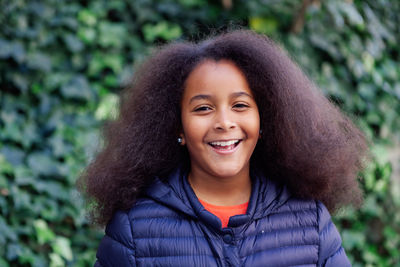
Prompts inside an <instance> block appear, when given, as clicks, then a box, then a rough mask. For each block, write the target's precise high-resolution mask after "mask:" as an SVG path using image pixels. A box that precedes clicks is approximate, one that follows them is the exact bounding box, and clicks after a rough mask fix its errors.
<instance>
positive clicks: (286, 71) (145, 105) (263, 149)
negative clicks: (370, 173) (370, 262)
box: [78, 30, 368, 224]
mask: <svg viewBox="0 0 400 267" xmlns="http://www.w3.org/2000/svg"><path fill="white" fill-rule="evenodd" d="M205 59H212V60H215V61H218V60H220V59H228V60H231V61H233V62H234V63H235V64H236V65H237V66H238V67H239V68H240V69H241V70H242V71H243V73H244V74H245V76H246V78H247V80H248V83H249V85H250V88H251V90H252V91H253V93H254V95H255V98H256V102H257V105H258V109H259V112H260V118H261V129H262V138H261V140H260V141H259V142H258V144H257V146H256V149H255V151H254V153H253V155H252V158H251V166H252V168H258V169H261V170H262V171H263V172H264V173H265V175H266V176H267V177H269V178H271V179H274V180H275V181H277V182H279V183H283V184H286V185H287V186H288V188H289V189H290V190H291V192H292V193H293V194H294V195H295V196H297V197H300V198H309V199H316V200H321V201H322V202H323V203H324V204H325V205H326V206H327V207H328V209H330V210H331V211H334V210H335V209H337V208H338V207H340V206H342V205H344V204H348V203H357V202H359V201H360V199H361V197H360V195H361V193H360V190H359V187H358V181H357V175H358V173H359V171H360V170H362V168H363V166H364V164H363V163H364V162H365V159H366V157H367V153H368V145H367V142H366V139H365V137H364V135H363V134H362V132H361V131H360V130H359V129H358V128H357V127H356V126H354V124H353V123H352V122H351V120H350V119H349V118H348V117H346V116H345V115H343V114H342V113H341V112H340V111H339V109H338V108H337V107H335V106H334V105H333V104H332V103H331V102H330V101H329V100H328V99H327V98H326V97H324V96H323V95H322V93H321V92H320V91H319V90H318V88H316V86H315V85H314V84H313V83H312V82H311V81H310V80H309V79H308V78H307V76H306V75H305V74H304V73H303V72H302V71H301V70H300V68H299V67H298V66H297V65H296V64H295V63H293V61H292V60H290V58H289V57H288V56H287V55H286V53H285V52H284V51H283V50H282V49H281V48H280V47H279V46H277V45H276V44H275V43H274V42H273V41H271V40H270V39H268V38H267V37H265V36H263V35H258V34H256V33H254V32H252V31H249V30H236V31H231V32H226V33H223V34H220V35H217V36H214V37H211V38H209V39H206V40H204V41H201V42H199V43H191V42H178V43H172V44H168V45H166V46H164V47H161V48H160V49H158V50H157V51H156V52H155V53H153V55H152V56H151V57H149V58H148V60H147V61H145V62H144V63H143V64H142V65H141V67H140V68H139V70H138V71H137V72H136V73H135V77H134V80H133V81H132V83H131V85H130V86H129V87H128V88H126V89H125V90H124V91H123V94H122V96H121V107H120V114H119V117H118V119H117V120H115V121H113V122H111V123H110V124H109V125H107V127H105V129H104V140H105V146H104V148H103V150H102V151H101V152H100V153H99V154H98V155H97V157H96V158H95V159H94V161H93V162H92V163H91V164H90V165H89V166H88V168H87V169H86V170H85V172H84V173H83V175H82V176H81V177H80V179H79V181H78V185H79V188H80V190H81V191H83V192H84V193H85V194H86V196H87V197H88V198H89V201H91V202H90V203H92V204H94V205H92V215H93V217H92V218H93V219H94V220H95V221H96V222H98V223H100V224H104V223H106V222H107V221H108V220H109V219H110V217H111V216H112V214H113V213H114V212H115V211H116V210H117V209H129V208H130V207H131V206H132V205H133V204H134V203H135V200H136V199H137V198H138V197H139V196H140V194H141V193H142V192H143V189H144V188H145V187H146V186H148V185H149V184H151V183H152V181H153V179H154V176H159V177H164V176H165V175H167V174H168V173H169V172H171V171H172V170H173V169H175V168H177V167H178V166H180V165H182V166H186V167H189V166H188V165H189V161H188V158H189V156H188V152H187V151H186V148H185V147H182V146H180V145H179V144H178V142H177V138H178V136H179V133H180V130H181V115H180V100H181V96H182V92H183V90H184V83H185V80H186V78H187V77H188V75H189V73H190V72H191V71H192V70H193V69H194V68H195V67H196V66H197V65H198V64H199V63H200V62H202V61H204V60H205Z"/></svg>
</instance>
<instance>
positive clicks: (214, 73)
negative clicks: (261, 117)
mask: <svg viewBox="0 0 400 267" xmlns="http://www.w3.org/2000/svg"><path fill="white" fill-rule="evenodd" d="M240 91H242V92H245V93H247V94H249V95H250V96H253V94H252V92H251V90H250V88H249V85H248V82H247V80H246V77H245V75H244V74H243V72H242V71H241V70H240V69H239V68H238V67H237V66H236V65H235V64H234V63H233V62H232V61H229V60H219V61H214V60H206V61H204V62H202V63H200V64H199V65H198V66H197V67H196V68H195V69H194V70H193V71H192V72H191V73H190V74H189V76H188V78H187V80H186V82H185V90H184V94H183V98H185V96H189V95H190V96H192V95H195V94H210V95H213V94H221V93H224V92H225V93H233V92H240Z"/></svg>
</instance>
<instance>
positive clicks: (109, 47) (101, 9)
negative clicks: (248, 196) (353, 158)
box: [0, 0, 400, 267]
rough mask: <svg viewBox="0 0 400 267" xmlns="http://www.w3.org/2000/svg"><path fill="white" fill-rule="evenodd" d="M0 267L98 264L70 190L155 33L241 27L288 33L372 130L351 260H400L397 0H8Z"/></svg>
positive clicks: (346, 227)
mask: <svg viewBox="0 0 400 267" xmlns="http://www.w3.org/2000/svg"><path fill="white" fill-rule="evenodd" d="M0 23H1V24H0V25H1V27H0V266H92V265H93V263H94V260H95V253H96V249H97V245H98V243H99V241H100V238H101V237H102V229H96V228H95V227H93V226H90V225H89V223H88V221H87V219H86V217H85V211H84V209H85V205H84V202H83V201H82V198H81V196H80V195H79V194H78V193H77V191H76V188H75V181H76V179H77V177H78V176H79V174H80V173H81V171H82V170H83V168H84V167H85V166H86V165H87V164H88V162H89V161H90V160H91V159H92V158H93V156H94V155H95V154H96V152H97V151H98V150H99V147H100V146H101V139H100V135H99V129H100V127H101V125H102V124H103V123H104V122H106V121H107V120H110V119H113V118H114V117H115V116H116V115H117V106H118V101H119V100H118V93H119V91H120V90H121V88H123V87H124V85H126V83H127V81H128V80H129V78H130V77H131V76H132V75H134V73H135V64H137V63H139V62H141V60H143V58H144V57H145V56H146V55H147V54H148V53H149V52H150V51H151V49H152V48H153V47H155V46H157V45H160V44H163V43H165V42H168V41H172V40H197V39H201V38H202V37H204V36H206V35H207V34H209V33H211V32H213V31H215V30H221V29H224V28H226V27H227V26H229V25H230V26H232V25H233V26H234V25H241V26H242V27H245V28H250V29H253V30H255V31H257V32H261V33H265V34H267V35H269V36H271V37H272V38H273V39H275V40H276V41H278V42H279V43H280V44H281V45H283V46H284V47H285V48H286V49H287V50H288V51H289V53H290V54H291V55H292V57H293V59H294V60H295V61H296V62H298V64H299V65H300V66H301V67H302V68H303V69H304V70H305V71H306V73H307V74H308V75H309V76H310V77H311V78H312V79H313V80H314V81H315V82H316V83H317V84H318V85H319V86H320V88H321V89H322V90H323V92H324V93H325V94H326V96H328V97H329V98H331V99H332V100H333V101H334V102H335V103H337V104H338V105H339V106H340V107H341V109H342V110H343V111H344V112H345V113H347V114H348V115H349V116H351V117H352V118H353V119H354V121H355V122H356V123H357V124H358V125H359V127H360V128H361V129H362V130H363V131H364V132H365V133H366V135H367V136H368V138H369V139H370V140H371V141H372V142H371V151H372V152H373V155H374V161H373V162H372V163H371V164H370V165H369V166H368V168H367V169H366V171H365V172H363V173H362V177H363V179H362V181H361V182H360V183H361V186H362V188H363V190H364V192H365V201H364V205H363V206H362V207H361V209H358V210H354V209H352V208H346V209H343V210H342V211H340V212H339V213H338V214H336V215H334V218H335V222H336V224H337V226H338V228H339V230H340V232H341V234H342V238H343V245H344V247H345V249H346V251H347V254H348V256H349V258H350V259H351V261H352V263H353V266H397V267H399V266H400V249H399V248H400V141H399V140H400V119H399V117H400V65H399V62H400V45H399V44H400V32H399V25H400V1H398V0H324V1H322V0H222V1H217V0H159V1H157V0H131V1H123V0H114V1H105V0H81V1H78V0H70V1H62V0H41V1H39V0H38V1H29V0H13V1H8V0H0Z"/></svg>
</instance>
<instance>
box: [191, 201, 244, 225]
mask: <svg viewBox="0 0 400 267" xmlns="http://www.w3.org/2000/svg"><path fill="white" fill-rule="evenodd" d="M199 201H200V203H201V204H202V205H203V206H204V208H205V209H206V210H208V211H209V212H211V213H212V214H214V215H215V216H217V217H218V218H219V219H220V220H221V223H222V228H224V227H227V226H228V222H229V218H230V217H232V216H235V215H240V214H246V211H247V206H248V205H249V202H246V203H243V204H239V205H234V206H216V205H212V204H210V203H207V202H204V201H203V200H201V199H199Z"/></svg>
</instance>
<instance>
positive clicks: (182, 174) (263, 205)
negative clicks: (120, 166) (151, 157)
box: [146, 168, 290, 229]
mask: <svg viewBox="0 0 400 267" xmlns="http://www.w3.org/2000/svg"><path fill="white" fill-rule="evenodd" d="M251 179H252V192H251V197H250V201H249V206H248V208H247V212H246V214H243V215H237V216H234V217H232V218H231V220H230V222H229V226H230V227H238V226H240V225H243V224H245V223H247V222H249V221H250V220H255V219H259V218H262V217H265V216H266V215H267V214H269V213H271V212H273V211H274V210H275V209H276V208H278V207H279V206H281V205H283V204H284V203H285V202H286V201H287V200H288V199H289V197H290V194H289V192H288V190H287V189H286V187H284V186H279V185H278V184H276V183H275V182H273V181H272V180H271V179H266V178H265V176H264V175H263V174H262V173H261V172H257V171H252V172H251ZM146 195H147V197H149V198H151V199H153V200H154V201H156V202H158V203H160V204H162V205H165V206H167V207H169V208H171V209H174V210H177V211H179V212H181V213H184V214H186V215H187V216H190V217H192V218H194V219H198V220H202V221H204V222H205V223H206V224H209V225H210V226H212V228H215V229H220V228H221V222H220V220H219V219H218V218H217V217H216V216H214V215H213V214H211V213H210V212H208V211H207V210H205V209H204V207H203V206H202V205H201V204H200V202H199V200H198V199H197V197H196V195H195V193H194V191H193V189H192V188H191V187H190V185H189V182H188V181H187V172H186V171H184V170H183V169H182V168H178V169H176V170H175V171H174V172H172V173H171V174H170V175H169V176H168V177H166V179H160V178H159V177H156V179H155V182H154V183H153V184H152V186H150V187H149V188H148V190H147V191H146Z"/></svg>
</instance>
